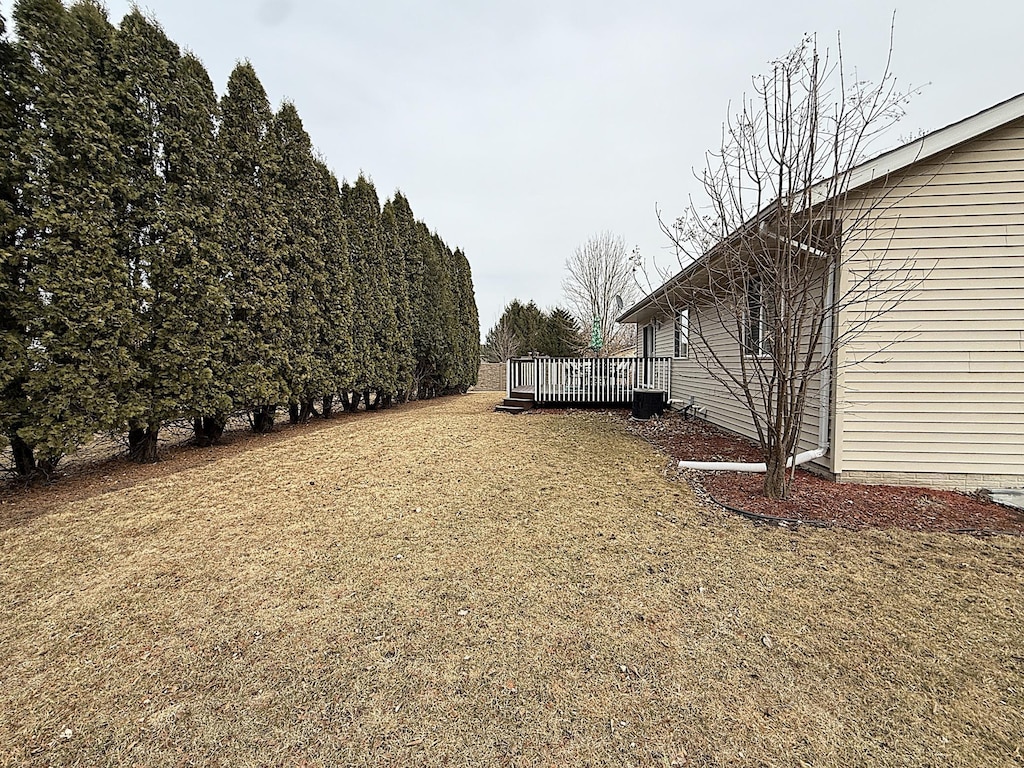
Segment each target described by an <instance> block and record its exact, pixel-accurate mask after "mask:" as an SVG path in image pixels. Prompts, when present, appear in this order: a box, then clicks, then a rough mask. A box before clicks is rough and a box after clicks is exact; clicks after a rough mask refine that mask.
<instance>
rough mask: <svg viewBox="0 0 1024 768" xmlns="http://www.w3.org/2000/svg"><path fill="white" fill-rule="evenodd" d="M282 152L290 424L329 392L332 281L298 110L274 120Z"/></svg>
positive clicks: (314, 174)
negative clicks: (325, 348) (326, 350)
mask: <svg viewBox="0 0 1024 768" xmlns="http://www.w3.org/2000/svg"><path fill="white" fill-rule="evenodd" d="M274 131H275V133H276V139H277V143H278V149H279V153H280V156H279V160H278V164H277V168H276V170H277V188H278V189H279V190H281V192H282V193H283V194H282V200H281V207H280V212H281V222H280V235H281V241H280V251H281V258H282V259H283V261H284V264H285V266H286V268H287V274H288V303H289V307H290V313H289V321H290V332H289V342H290V348H289V352H288V362H289V366H288V378H289V381H288V384H289V389H290V390H291V398H292V400H291V404H290V405H291V409H290V410H291V420H292V422H293V423H297V422H299V421H300V420H302V421H305V420H306V419H308V418H309V417H311V416H312V415H313V413H314V405H313V402H314V400H315V399H316V398H320V397H323V396H324V395H325V394H327V393H328V392H329V391H330V381H329V380H330V373H329V367H328V362H327V360H326V359H325V357H324V355H323V354H322V350H321V349H320V348H319V345H320V343H321V341H322V340H323V339H325V338H326V336H327V334H326V331H325V327H324V326H325V325H326V323H327V322H328V320H327V317H326V312H327V307H326V301H327V293H328V281H327V277H328V276H327V270H326V265H325V263H324V245H325V240H326V238H327V233H326V231H325V222H324V218H325V215H326V212H325V211H324V209H323V204H324V201H323V199H322V196H321V190H320V188H319V187H320V177H319V172H318V169H317V167H316V164H315V161H314V158H313V148H312V144H311V143H310V140H309V136H308V135H307V134H306V131H305V129H304V128H303V127H302V120H301V119H300V118H299V113H298V111H297V110H296V109H295V106H294V105H293V104H291V103H285V104H284V105H283V106H282V107H281V109H280V111H279V112H278V114H277V116H276V117H275V119H274Z"/></svg>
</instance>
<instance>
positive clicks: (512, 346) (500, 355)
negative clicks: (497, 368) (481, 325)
mask: <svg viewBox="0 0 1024 768" xmlns="http://www.w3.org/2000/svg"><path fill="white" fill-rule="evenodd" d="M484 341H485V344H486V346H487V348H488V350H489V351H490V356H491V359H492V360H494V361H495V362H499V363H503V362H505V361H506V360H508V359H509V358H512V357H515V356H516V355H518V354H519V353H520V352H521V351H522V341H521V340H520V338H519V336H518V335H517V334H516V332H515V329H514V328H512V324H511V323H510V322H509V321H508V318H507V317H505V316H504V315H502V317H501V319H499V320H498V322H496V323H495V324H494V325H493V326H491V329H490V330H489V331H487V337H486V339H485V340H484Z"/></svg>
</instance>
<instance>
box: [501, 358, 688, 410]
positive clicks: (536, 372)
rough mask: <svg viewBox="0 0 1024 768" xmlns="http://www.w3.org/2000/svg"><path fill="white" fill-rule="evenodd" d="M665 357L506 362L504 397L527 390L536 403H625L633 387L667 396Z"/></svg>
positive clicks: (669, 369)
mask: <svg viewBox="0 0 1024 768" xmlns="http://www.w3.org/2000/svg"><path fill="white" fill-rule="evenodd" d="M671 386H672V359H671V358H669V357H599V358H593V357H537V358H519V359H514V360H509V361H508V383H507V386H506V390H507V392H506V394H508V395H511V394H512V390H514V389H520V390H522V389H530V390H532V391H533V392H534V395H535V397H536V400H537V402H539V403H629V402H632V400H633V390H634V389H637V388H649V389H660V390H664V391H665V392H666V393H668V396H669V397H671Z"/></svg>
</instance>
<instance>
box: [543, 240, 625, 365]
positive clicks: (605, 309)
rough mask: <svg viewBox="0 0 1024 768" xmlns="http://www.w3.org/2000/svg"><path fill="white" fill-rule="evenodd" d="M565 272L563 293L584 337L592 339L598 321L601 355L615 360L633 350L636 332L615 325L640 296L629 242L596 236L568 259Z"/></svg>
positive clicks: (599, 351) (578, 248)
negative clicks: (627, 246) (629, 250)
mask: <svg viewBox="0 0 1024 768" xmlns="http://www.w3.org/2000/svg"><path fill="white" fill-rule="evenodd" d="M565 269H566V272H567V273H568V274H567V276H566V277H565V279H564V280H563V281H562V291H563V292H564V294H565V299H566V303H567V304H568V305H569V310H570V311H571V312H572V313H573V315H574V316H575V317H576V320H577V322H579V324H580V328H581V330H582V332H583V334H584V336H586V337H589V336H590V334H591V329H592V328H593V326H594V318H597V322H598V325H599V327H600V329H601V340H602V346H601V348H600V349H599V350H595V351H596V352H597V354H598V355H600V356H602V357H612V356H614V355H618V354H622V353H623V352H625V351H628V350H630V349H632V348H633V347H634V345H635V343H636V342H635V338H636V337H635V336H634V331H633V329H632V328H631V327H627V326H624V325H620V324H619V323H616V322H615V318H616V317H617V316H618V314H619V312H620V311H621V310H622V307H623V306H624V305H626V306H628V305H629V304H631V303H632V300H633V299H634V298H635V297H636V295H637V293H638V290H637V282H636V278H635V276H634V274H633V265H632V263H631V262H630V259H629V254H628V253H627V252H626V243H625V241H624V240H623V239H622V238H621V237H620V236H618V235H613V234H612V233H611V232H602V233H600V234H598V235H594V236H592V237H591V238H590V239H589V240H587V241H586V242H585V243H584V244H583V245H581V246H579V247H577V248H576V250H575V251H574V252H573V254H572V256H570V257H569V258H568V259H566V262H565Z"/></svg>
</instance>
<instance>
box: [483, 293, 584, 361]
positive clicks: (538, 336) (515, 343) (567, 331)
mask: <svg viewBox="0 0 1024 768" xmlns="http://www.w3.org/2000/svg"><path fill="white" fill-rule="evenodd" d="M584 346H585V344H584V341H583V335H582V332H581V329H580V326H579V323H577V322H576V320H575V318H573V316H572V315H571V314H570V313H569V312H568V311H566V310H564V309H560V308H557V307H556V308H555V309H553V310H551V311H550V312H545V311H544V310H542V309H540V307H538V306H537V305H536V304H535V303H534V302H532V301H531V302H528V303H526V304H523V303H522V302H521V301H519V300H518V299H513V300H512V301H511V302H510V303H509V304H508V306H506V307H505V310H504V312H502V314H501V317H500V318H499V319H498V322H496V323H495V324H494V325H493V326H492V327H491V329H490V330H489V331H488V332H487V337H486V338H485V339H484V354H485V355H486V356H487V357H488V359H490V360H492V361H493V362H502V361H505V360H508V359H509V358H510V357H517V356H519V355H550V356H551V357H572V356H575V355H579V354H581V353H582V351H583V349H584Z"/></svg>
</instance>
